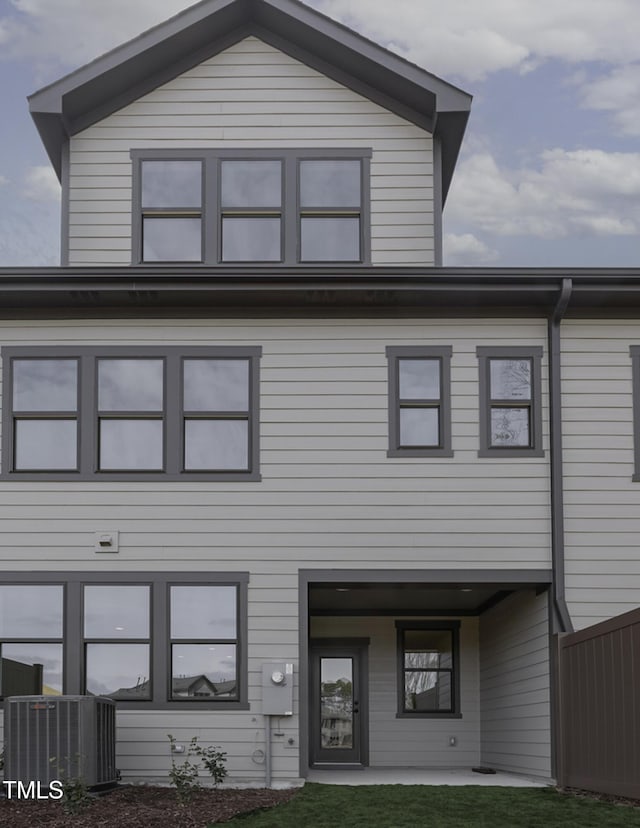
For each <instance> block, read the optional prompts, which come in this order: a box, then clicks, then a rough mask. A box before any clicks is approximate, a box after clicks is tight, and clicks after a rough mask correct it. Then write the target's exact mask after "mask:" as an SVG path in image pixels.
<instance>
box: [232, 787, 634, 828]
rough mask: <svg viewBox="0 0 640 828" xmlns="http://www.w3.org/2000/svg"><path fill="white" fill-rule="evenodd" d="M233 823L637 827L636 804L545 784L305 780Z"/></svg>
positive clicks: (272, 827)
mask: <svg viewBox="0 0 640 828" xmlns="http://www.w3.org/2000/svg"><path fill="white" fill-rule="evenodd" d="M227 825H228V826H234V828H467V827H468V826H480V827H481V828H483V827H484V826H486V828H555V826H575V828H609V826H612V828H617V826H620V828H627V826H636V828H640V808H631V807H628V806H623V805H610V804H608V803H604V802H597V801H594V800H589V799H579V798H576V797H572V796H566V795H562V794H559V793H557V792H556V791H554V790H553V789H552V788H492V787H480V786H464V787H453V786H445V785H441V786H423V785H362V786H357V787H349V786H343V785H317V784H307V785H305V786H304V788H303V789H302V790H301V791H300V792H299V793H297V794H296V796H295V797H294V798H293V799H292V800H291V801H290V802H289V803H287V804H286V805H280V806H278V807H277V808H273V809H272V810H270V811H263V812H261V813H254V814H250V815H248V816H244V817H237V818H236V819H233V820H231V822H227V823H225V826H227Z"/></svg>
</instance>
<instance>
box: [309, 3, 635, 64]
mask: <svg viewBox="0 0 640 828" xmlns="http://www.w3.org/2000/svg"><path fill="white" fill-rule="evenodd" d="M309 4H310V5H312V6H314V7H316V8H317V9H319V10H320V11H323V12H325V13H327V14H329V15H331V16H332V17H335V18H337V19H339V20H341V21H342V22H344V23H346V24H347V25H350V26H353V27H354V28H357V29H359V30H360V31H361V32H363V33H364V34H366V35H367V36H368V37H370V38H371V39H372V40H375V41H377V42H386V43H389V42H392V43H393V45H394V47H395V48H396V49H397V50H400V51H401V52H402V54H404V55H405V56H406V57H408V58H409V59H410V60H412V61H414V62H415V63H418V64H419V65H421V66H425V67H427V68H428V69H429V70H431V71H434V72H436V73H437V74H442V75H443V76H444V77H448V76H451V75H457V76H459V77H461V78H466V79H467V80H469V79H470V80H475V79H479V78H482V77H484V76H485V75H486V74H488V73H490V72H494V71H496V70H498V69H517V70H520V71H528V70H529V69H530V68H531V66H532V65H535V64H536V63H538V62H540V61H542V60H546V59H550V58H556V59H558V60H562V61H565V62H569V63H579V62H582V61H604V62H607V63H611V64H621V63H625V62H627V61H633V60H635V59H636V58H637V54H638V51H637V50H638V46H637V44H638V40H639V39H640V11H639V9H638V3H637V0H607V2H603V0H482V2H469V0H448V2H446V3H442V2H440V0H395V2H393V3H389V2H388V0H348V2H346V0H309Z"/></svg>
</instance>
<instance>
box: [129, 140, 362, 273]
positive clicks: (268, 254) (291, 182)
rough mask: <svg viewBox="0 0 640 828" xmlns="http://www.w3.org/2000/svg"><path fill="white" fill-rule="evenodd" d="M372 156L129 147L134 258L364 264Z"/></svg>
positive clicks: (332, 151)
mask: <svg viewBox="0 0 640 828" xmlns="http://www.w3.org/2000/svg"><path fill="white" fill-rule="evenodd" d="M371 155H372V153H371V150H370V149H353V148H347V149H332V148H331V149H317V150H314V149H286V150H282V149H281V150H278V149H273V150H271V149H260V150H257V149H248V150H245V151H243V152H242V153H238V152H236V151H233V150H227V149H204V150H189V149H186V150H182V151H181V150H175V151H173V150H172V151H170V152H167V151H166V150H158V149H151V150H132V151H131V158H132V160H133V206H132V262H133V263H134V264H140V263H142V264H145V263H148V264H157V263H162V262H165V263H170V262H185V263H203V264H207V265H217V264H225V265H228V266H229V265H238V266H240V265H241V264H243V263H248V262H254V263H262V264H270V265H276V264H279V263H282V264H286V265H297V264H304V263H307V264H314V263H318V262H349V263H351V264H357V263H361V264H368V263H369V262H370V261H371V251H370V227H369V224H370V205H369V201H370V185H369V169H370V159H371Z"/></svg>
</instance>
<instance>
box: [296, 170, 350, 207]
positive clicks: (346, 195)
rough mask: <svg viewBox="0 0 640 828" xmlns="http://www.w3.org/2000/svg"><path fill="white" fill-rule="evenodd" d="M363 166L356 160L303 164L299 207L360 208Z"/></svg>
mask: <svg viewBox="0 0 640 828" xmlns="http://www.w3.org/2000/svg"><path fill="white" fill-rule="evenodd" d="M360 179H361V166H360V161H359V160H357V161H355V160H335V161H332V160H311V161H301V162H300V205H301V207H302V208H312V207H354V208H359V207H360V201H361V195H360V187H361V183H360Z"/></svg>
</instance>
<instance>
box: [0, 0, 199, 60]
mask: <svg viewBox="0 0 640 828" xmlns="http://www.w3.org/2000/svg"><path fill="white" fill-rule="evenodd" d="M9 2H10V4H11V6H12V7H13V10H12V12H11V13H10V14H6V15H4V16H2V17H0V43H2V44H3V45H4V48H3V56H4V57H5V58H31V59H34V60H36V61H37V62H38V63H40V64H43V63H47V62H50V63H51V62H52V63H56V64H58V65H62V66H67V67H72V68H75V67H76V66H81V65H82V64H84V63H86V62H87V61H89V60H92V59H93V58H95V57H97V56H98V55H100V54H102V53H103V52H105V51H107V50H109V49H112V48H114V47H115V46H118V45H120V44H121V43H124V42H126V41H127V40H130V39H131V38H133V37H135V36H136V35H138V34H140V33H141V32H142V31H144V30H145V29H148V28H150V27H151V26H154V25H156V24H158V23H161V22H162V21H163V20H166V19H167V18H169V17H172V16H173V15H174V14H177V13H178V12H180V11H182V10H183V9H185V8H188V7H189V6H190V5H192V3H189V2H185V0H135V2H131V0H107V2H104V0H9Z"/></svg>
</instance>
